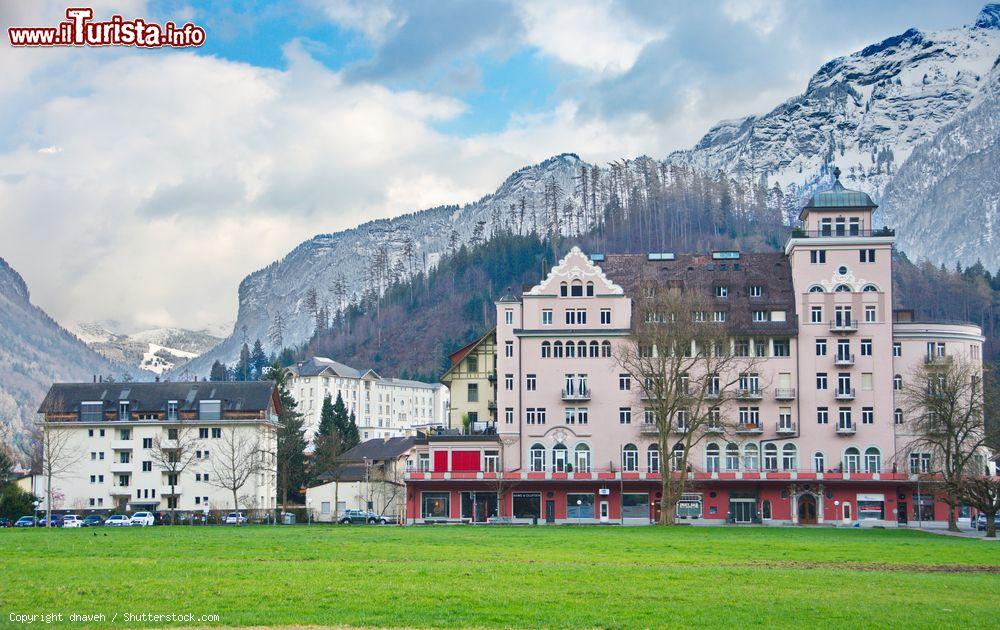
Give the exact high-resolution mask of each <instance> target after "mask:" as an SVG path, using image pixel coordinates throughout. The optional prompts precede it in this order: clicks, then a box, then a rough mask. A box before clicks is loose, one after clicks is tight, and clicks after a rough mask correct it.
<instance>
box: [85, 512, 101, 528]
mask: <svg viewBox="0 0 1000 630" xmlns="http://www.w3.org/2000/svg"><path fill="white" fill-rule="evenodd" d="M101 525H104V517H102V516H101V515H100V514H88V515H87V517H86V518H84V519H83V522H82V523H80V527H100V526H101Z"/></svg>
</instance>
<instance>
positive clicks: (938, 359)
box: [924, 354, 953, 365]
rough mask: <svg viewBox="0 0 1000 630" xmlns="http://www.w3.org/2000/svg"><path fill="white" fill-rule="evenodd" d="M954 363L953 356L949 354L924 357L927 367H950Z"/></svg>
mask: <svg viewBox="0 0 1000 630" xmlns="http://www.w3.org/2000/svg"><path fill="white" fill-rule="evenodd" d="M952 361H953V359H952V357H951V355H947V354H944V355H942V354H928V355H925V356H924V363H925V364H926V365H948V364H949V363H951V362H952Z"/></svg>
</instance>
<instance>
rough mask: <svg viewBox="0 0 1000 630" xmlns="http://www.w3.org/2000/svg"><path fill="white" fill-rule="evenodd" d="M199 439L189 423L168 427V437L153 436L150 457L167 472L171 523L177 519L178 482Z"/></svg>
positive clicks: (191, 459)
mask: <svg viewBox="0 0 1000 630" xmlns="http://www.w3.org/2000/svg"><path fill="white" fill-rule="evenodd" d="M197 445H198V440H197V437H196V434H195V432H194V428H193V427H191V426H188V425H178V426H176V427H167V438H166V439H163V438H162V436H161V435H157V436H156V437H154V438H153V448H152V450H150V452H149V457H150V459H151V460H152V461H153V464H154V465H155V466H156V467H157V468H159V469H160V470H162V471H163V472H165V473H167V485H169V486H170V499H169V500H168V501H167V509H169V510H170V524H171V525H173V524H174V521H175V513H176V512H177V483H178V481H179V480H180V478H181V475H182V474H183V473H184V471H185V470H186V469H187V467H188V466H189V465H190V464H191V462H192V461H194V456H195V447H196V446H197Z"/></svg>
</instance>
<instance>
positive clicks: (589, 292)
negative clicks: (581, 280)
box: [587, 282, 594, 297]
mask: <svg viewBox="0 0 1000 630" xmlns="http://www.w3.org/2000/svg"><path fill="white" fill-rule="evenodd" d="M587 297H594V283H593V282H588V283H587Z"/></svg>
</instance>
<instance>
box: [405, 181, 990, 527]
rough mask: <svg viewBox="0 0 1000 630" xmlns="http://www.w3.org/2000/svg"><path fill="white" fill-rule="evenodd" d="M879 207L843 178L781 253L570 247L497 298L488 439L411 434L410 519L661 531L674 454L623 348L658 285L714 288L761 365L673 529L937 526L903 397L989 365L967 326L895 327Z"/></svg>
mask: <svg viewBox="0 0 1000 630" xmlns="http://www.w3.org/2000/svg"><path fill="white" fill-rule="evenodd" d="M875 207H876V206H875V204H874V203H873V202H872V200H871V198H870V197H869V196H868V195H866V194H864V193H861V192H856V191H850V190H846V189H844V188H843V187H842V186H841V185H840V183H839V181H838V182H837V183H836V184H835V186H834V187H833V189H832V190H829V191H827V192H822V193H818V194H816V195H815V196H814V197H813V198H812V199H811V200H810V201H809V203H808V204H807V205H806V206H805V208H803V210H802V213H801V216H800V219H801V221H802V223H803V228H802V229H797V230H795V231H794V232H793V234H792V236H791V238H789V240H788V242H787V244H786V245H785V249H784V252H783V253H755V254H747V253H740V252H714V253H711V254H706V255H674V254H667V253H661V254H648V255H634V254H621V255H610V254H609V255H607V256H604V255H601V254H593V255H590V256H587V255H586V254H584V253H583V252H581V251H580V250H579V249H578V248H573V249H572V250H571V251H570V252H569V253H568V254H567V256H566V257H565V258H563V259H562V260H561V261H559V264H558V265H556V266H554V267H553V268H552V270H551V272H550V273H549V274H548V276H547V277H546V278H544V279H543V280H542V281H541V282H540V283H539V284H537V285H535V286H533V287H531V288H530V290H526V291H525V292H524V293H523V295H522V296H521V297H520V298H515V297H512V296H510V295H507V296H504V297H503V298H501V299H500V300H499V301H498V302H497V305H496V307H497V328H496V349H497V359H496V389H497V391H496V407H497V414H496V418H497V420H496V427H495V434H492V433H491V432H488V434H486V435H448V434H441V435H428V436H422V437H420V438H418V442H417V446H416V448H415V452H414V454H413V457H412V459H411V462H410V466H411V467H410V470H409V471H408V472H407V474H406V478H407V482H406V483H407V514H406V518H407V521H408V522H416V523H419V522H434V521H452V520H459V519H463V520H472V521H485V520H487V519H493V518H500V519H502V520H512V521H514V522H518V521H527V522H530V521H533V520H535V519H537V520H538V522H540V523H566V522H570V523H576V522H580V523H596V522H610V523H615V522H618V523H626V524H628V523H633V524H637V523H648V522H651V521H653V520H655V519H656V518H657V517H658V511H659V509H660V506H659V497H660V473H659V470H660V465H659V464H660V461H661V458H662V457H663V454H661V453H660V452H659V450H658V446H657V430H656V427H655V424H652V423H651V422H647V414H646V413H645V409H644V404H643V403H644V401H643V400H642V396H641V393H640V391H639V388H638V387H636V386H635V384H634V383H632V382H631V379H630V378H629V377H628V375H627V374H625V370H623V369H622V368H621V366H620V364H619V362H618V360H617V359H616V358H615V355H616V352H615V351H614V350H615V345H616V344H621V343H625V340H626V338H627V336H628V335H629V331H630V327H631V325H632V308H633V302H634V301H636V300H640V299H642V298H643V296H641V295H637V294H636V293H637V292H638V288H637V287H638V286H639V283H640V282H641V283H642V286H644V287H645V286H647V285H648V283H649V281H650V280H655V281H656V282H657V283H662V284H663V285H664V286H666V285H668V284H670V285H672V286H676V283H681V284H683V286H685V287H688V288H691V289H694V290H698V291H703V292H704V293H705V295H706V296H710V299H711V300H712V302H713V304H714V306H713V308H714V310H713V312H712V313H711V314H709V315H707V316H708V317H712V318H715V319H716V321H725V322H727V325H728V326H729V328H730V330H731V331H732V334H733V339H734V344H738V345H739V346H740V348H741V351H745V352H748V353H749V354H750V355H751V356H755V357H759V361H758V367H757V368H756V369H757V372H756V376H755V377H754V376H753V375H751V376H750V377H749V379H748V380H749V382H748V383H746V384H745V390H746V391H745V392H744V393H743V394H742V395H741V400H739V401H736V403H735V404H734V408H732V409H729V410H726V411H725V413H732V414H739V418H740V424H739V425H738V427H737V429H736V430H735V431H733V432H732V433H733V434H732V435H729V434H727V435H720V436H718V438H717V439H716V438H715V436H708V437H706V438H705V439H703V440H702V441H701V442H700V443H699V444H698V446H697V447H696V448H697V452H695V453H693V454H692V456H691V458H690V459H691V461H692V462H694V465H693V466H692V470H691V472H690V473H689V479H690V492H689V493H688V494H686V495H685V497H684V500H683V501H682V502H681V503H680V504H679V505H678V507H677V511H678V516H679V517H680V518H682V519H687V520H689V521H691V522H703V523H706V522H707V523H710V522H716V523H723V522H729V523H764V524H768V523H773V524H789V523H791V524H814V523H815V524H819V523H837V524H855V523H859V522H860V523H861V524H864V525H869V524H880V525H890V526H895V525H897V524H906V523H912V522H914V521H944V520H945V519H946V512H945V510H946V508H945V506H944V505H943V504H942V503H940V502H937V501H934V500H933V498H932V497H931V495H929V494H928V493H926V492H921V490H922V489H921V487H920V483H919V481H918V479H919V475H920V473H921V472H926V471H927V469H928V467H929V466H930V461H929V460H930V454H929V453H922V452H919V451H918V450H913V449H912V448H911V441H912V436H911V435H908V433H907V418H906V417H905V413H904V411H903V408H904V407H905V405H904V404H903V402H902V400H901V391H900V387H901V383H902V382H903V380H904V379H907V378H909V377H912V375H913V373H914V371H915V368H916V367H917V366H919V365H920V364H921V363H923V362H927V361H940V360H948V358H949V357H955V356H963V357H965V358H966V359H968V360H973V361H981V349H982V343H983V341H984V339H983V336H982V333H981V330H980V329H979V328H978V327H977V326H974V325H971V324H955V323H936V322H920V323H918V322H914V321H912V317H908V316H907V315H908V314H907V313H895V314H894V312H893V309H892V304H893V300H892V247H893V240H894V236H893V232H892V231H891V230H886V229H883V230H877V229H875V228H874V226H873V225H872V214H873V212H874V210H875ZM741 391H742V390H741ZM452 395H453V396H460V395H461V392H452ZM736 407H738V409H737V408H736ZM501 469H502V470H501ZM498 474H500V475H503V476H504V482H503V483H498V482H497V480H496V477H497V475H498ZM923 490H926V487H925V488H923Z"/></svg>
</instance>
